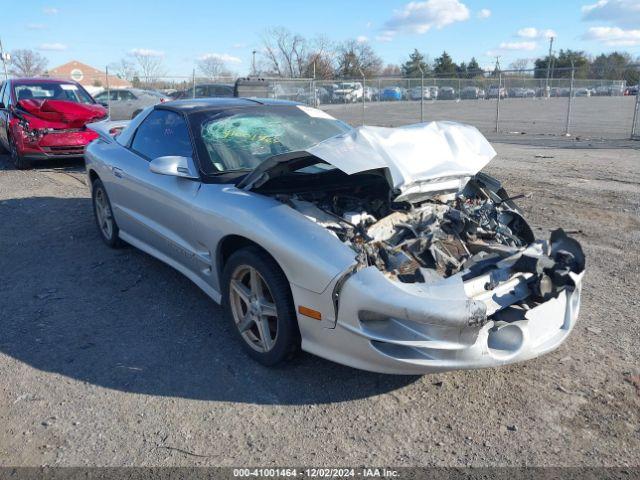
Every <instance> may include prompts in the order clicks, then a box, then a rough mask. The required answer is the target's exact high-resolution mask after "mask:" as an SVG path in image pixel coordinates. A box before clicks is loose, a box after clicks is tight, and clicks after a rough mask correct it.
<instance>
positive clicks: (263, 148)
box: [191, 105, 351, 174]
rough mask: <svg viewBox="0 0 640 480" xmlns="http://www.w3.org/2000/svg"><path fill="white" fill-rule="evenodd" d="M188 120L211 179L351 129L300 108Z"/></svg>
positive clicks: (230, 112)
mask: <svg viewBox="0 0 640 480" xmlns="http://www.w3.org/2000/svg"><path fill="white" fill-rule="evenodd" d="M191 121H192V129H193V132H194V135H195V136H196V144H197V145H198V155H199V157H200V159H201V163H202V168H203V169H204V170H205V172H207V173H212V174H215V173H221V172H227V171H233V170H247V169H251V170H252V169H254V168H255V167H257V166H258V165H260V164H261V163H262V162H264V161H265V160H266V159H267V158H269V157H272V156H273V155H279V154H281V153H287V152H295V151H299V150H305V149H307V148H309V147H311V146H313V145H315V144H317V143H319V142H321V141H323V140H326V139H327V138H330V137H333V136H335V135H338V134H341V133H344V132H346V131H348V130H350V129H351V127H349V126H348V125H347V124H345V123H343V122H341V121H339V120H336V119H335V118H333V117H331V116H330V115H328V114H326V113H325V112H323V111H321V110H317V109H315V108H309V107H305V106H302V105H297V106H268V107H265V106H260V107H252V108H237V109H233V110H226V111H224V112H219V111H217V112H199V113H198V114H195V115H193V116H192V117H191Z"/></svg>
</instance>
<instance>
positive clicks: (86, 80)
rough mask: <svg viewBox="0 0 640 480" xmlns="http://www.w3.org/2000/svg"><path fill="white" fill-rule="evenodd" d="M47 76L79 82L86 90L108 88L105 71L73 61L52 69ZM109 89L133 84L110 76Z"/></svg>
mask: <svg viewBox="0 0 640 480" xmlns="http://www.w3.org/2000/svg"><path fill="white" fill-rule="evenodd" d="M47 74H48V75H49V76H50V77H55V78H65V79H67V78H68V79H71V80H74V81H76V82H78V83H79V84H80V85H82V86H83V87H85V88H88V89H94V88H96V87H102V88H106V86H107V84H106V76H105V72H104V70H102V71H101V70H98V69H97V68H93V67H92V66H90V65H87V64H86V63H82V62H78V61H77V60H72V61H70V62H67V63H65V64H64V65H60V66H59V67H55V68H52V69H50V70H49V71H48V72H47ZM109 87H110V88H125V87H131V84H130V83H129V82H127V81H126V80H123V79H121V78H118V77H116V76H115V75H109Z"/></svg>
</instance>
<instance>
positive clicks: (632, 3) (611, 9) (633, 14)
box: [582, 0, 640, 27]
mask: <svg viewBox="0 0 640 480" xmlns="http://www.w3.org/2000/svg"><path fill="white" fill-rule="evenodd" d="M582 19H583V20H587V21H605V22H611V23H612V24H613V25H621V26H628V27H637V26H638V25H640V2H638V0H599V1H597V2H596V3H594V4H591V5H584V6H583V7H582Z"/></svg>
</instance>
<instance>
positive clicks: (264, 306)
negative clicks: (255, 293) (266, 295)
mask: <svg viewBox="0 0 640 480" xmlns="http://www.w3.org/2000/svg"><path fill="white" fill-rule="evenodd" d="M260 311H261V312H262V315H264V316H265V317H277V316H278V312H277V311H276V305H275V304H274V303H271V302H267V301H266V300H264V299H261V301H260Z"/></svg>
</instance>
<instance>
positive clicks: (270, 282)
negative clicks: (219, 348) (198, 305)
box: [222, 247, 300, 366]
mask: <svg viewBox="0 0 640 480" xmlns="http://www.w3.org/2000/svg"><path fill="white" fill-rule="evenodd" d="M222 288H223V292H222V305H223V308H224V310H225V314H226V315H227V317H228V318H229V321H230V322H231V324H232V328H233V330H234V332H235V333H236V335H237V336H238V338H239V340H240V342H241V344H242V346H243V348H244V350H245V351H246V352H247V353H248V354H249V355H250V356H251V357H252V358H253V359H255V360H257V361H258V362H260V363H261V364H263V365H266V366H274V365H277V364H279V363H282V362H283V361H285V360H288V359H290V358H292V357H293V356H294V355H295V354H296V353H297V352H298V351H299V349H300V331H299V329H298V319H297V317H296V313H295V307H294V304H293V298H292V296H291V290H290V286H289V282H288V280H287V278H286V276H285V275H284V273H283V272H282V270H281V269H280V267H279V266H278V264H277V263H276V262H275V261H274V260H273V259H272V258H271V257H270V256H269V255H267V254H266V253H265V252H263V251H262V250H260V249H259V248H256V247H249V248H243V249H241V250H238V251H237V252H235V253H234V254H233V255H231V257H230V258H229V259H228V261H227V262H226V264H225V266H224V270H223V273H222Z"/></svg>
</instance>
